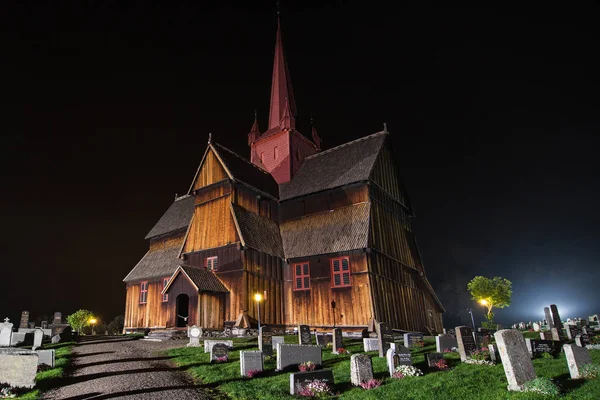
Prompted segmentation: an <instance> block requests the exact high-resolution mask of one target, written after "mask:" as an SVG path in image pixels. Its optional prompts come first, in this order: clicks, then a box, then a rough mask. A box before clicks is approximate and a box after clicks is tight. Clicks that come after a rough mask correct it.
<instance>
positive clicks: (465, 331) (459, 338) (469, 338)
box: [456, 326, 477, 362]
mask: <svg viewBox="0 0 600 400" xmlns="http://www.w3.org/2000/svg"><path fill="white" fill-rule="evenodd" d="M456 342H457V344H458V354H459V355H460V360H461V361H463V362H464V361H466V360H467V359H468V358H470V357H471V354H472V353H473V352H474V351H475V350H477V345H476V344H475V339H474V338H473V331H472V329H471V328H469V327H468V326H457V327H456Z"/></svg>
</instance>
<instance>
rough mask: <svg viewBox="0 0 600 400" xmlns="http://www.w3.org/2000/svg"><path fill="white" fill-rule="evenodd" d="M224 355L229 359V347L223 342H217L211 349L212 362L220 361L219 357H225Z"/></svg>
mask: <svg viewBox="0 0 600 400" xmlns="http://www.w3.org/2000/svg"><path fill="white" fill-rule="evenodd" d="M223 357H227V360H228V359H229V347H228V346H227V345H226V344H223V343H216V344H214V345H213V347H212V348H211V349H210V362H211V363H212V362H215V361H218V359H219V358H220V359H223Z"/></svg>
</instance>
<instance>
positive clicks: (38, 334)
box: [32, 328, 44, 350]
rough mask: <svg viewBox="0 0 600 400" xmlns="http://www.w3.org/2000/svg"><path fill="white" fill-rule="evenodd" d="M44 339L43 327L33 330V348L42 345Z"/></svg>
mask: <svg viewBox="0 0 600 400" xmlns="http://www.w3.org/2000/svg"><path fill="white" fill-rule="evenodd" d="M43 339H44V331H43V330H42V329H41V328H36V329H35V331H34V332H33V347H32V350H35V349H37V348H38V347H40V346H41V345H42V340H43Z"/></svg>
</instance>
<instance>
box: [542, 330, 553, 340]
mask: <svg viewBox="0 0 600 400" xmlns="http://www.w3.org/2000/svg"><path fill="white" fill-rule="evenodd" d="M540 339H542V340H552V332H550V331H545V332H540Z"/></svg>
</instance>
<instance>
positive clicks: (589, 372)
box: [581, 364, 600, 379]
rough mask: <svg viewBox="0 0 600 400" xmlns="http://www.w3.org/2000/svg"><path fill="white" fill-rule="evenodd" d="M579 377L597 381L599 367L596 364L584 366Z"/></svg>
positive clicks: (599, 376)
mask: <svg viewBox="0 0 600 400" xmlns="http://www.w3.org/2000/svg"><path fill="white" fill-rule="evenodd" d="M581 376H583V377H584V378H585V379H598V378H600V365H597V364H586V365H584V366H583V367H581Z"/></svg>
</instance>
